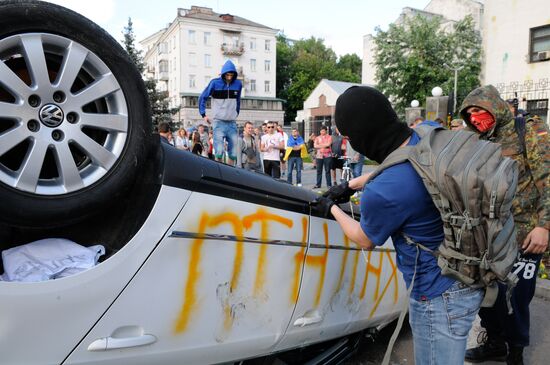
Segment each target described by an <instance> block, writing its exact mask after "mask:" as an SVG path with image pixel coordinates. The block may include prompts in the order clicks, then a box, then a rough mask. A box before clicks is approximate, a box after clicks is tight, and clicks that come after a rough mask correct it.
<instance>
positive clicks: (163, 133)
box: [158, 122, 174, 146]
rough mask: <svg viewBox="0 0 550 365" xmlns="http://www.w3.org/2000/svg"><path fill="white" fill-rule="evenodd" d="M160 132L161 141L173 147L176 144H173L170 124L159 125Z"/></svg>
mask: <svg viewBox="0 0 550 365" xmlns="http://www.w3.org/2000/svg"><path fill="white" fill-rule="evenodd" d="M158 130H159V136H160V141H161V142H163V143H166V144H169V145H171V146H173V145H174V144H173V142H172V131H171V130H170V124H168V123H166V122H162V123H160V124H159V127H158Z"/></svg>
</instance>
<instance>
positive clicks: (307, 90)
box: [276, 34, 361, 122]
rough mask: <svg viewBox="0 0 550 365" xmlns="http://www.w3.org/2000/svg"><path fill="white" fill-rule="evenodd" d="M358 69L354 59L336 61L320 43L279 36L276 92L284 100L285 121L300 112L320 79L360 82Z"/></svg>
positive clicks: (312, 38)
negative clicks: (292, 39)
mask: <svg viewBox="0 0 550 365" xmlns="http://www.w3.org/2000/svg"><path fill="white" fill-rule="evenodd" d="M354 56H355V57H354ZM358 64H359V67H357V65H358ZM360 65H361V60H360V59H359V57H357V56H356V55H345V56H342V57H341V59H340V60H338V58H337V56H336V53H334V51H333V50H332V49H331V48H330V47H327V46H326V45H325V44H324V41H323V40H322V39H319V38H314V37H311V38H308V39H300V40H298V41H293V42H291V41H289V40H288V39H287V38H286V37H285V35H284V34H279V36H278V37H277V88H276V90H277V96H278V97H280V98H282V99H285V100H286V104H285V106H286V113H285V120H286V121H287V122H288V121H292V120H294V118H295V117H296V111H297V110H299V109H302V107H303V103H304V101H305V99H306V98H307V97H308V96H309V94H311V92H312V91H313V89H314V88H315V87H316V86H317V84H319V81H321V80H322V79H329V80H337V81H348V82H359V81H360V79H361V76H360V68H361V66H360ZM358 70H359V71H358ZM358 73H359V74H358Z"/></svg>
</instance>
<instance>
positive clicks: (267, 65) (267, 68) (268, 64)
mask: <svg viewBox="0 0 550 365" xmlns="http://www.w3.org/2000/svg"><path fill="white" fill-rule="evenodd" d="M264 70H265V72H270V71H271V61H270V60H265V61H264Z"/></svg>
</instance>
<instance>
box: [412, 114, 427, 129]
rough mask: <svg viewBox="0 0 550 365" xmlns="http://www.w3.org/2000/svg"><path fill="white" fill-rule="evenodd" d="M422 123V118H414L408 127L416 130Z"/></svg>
mask: <svg viewBox="0 0 550 365" xmlns="http://www.w3.org/2000/svg"><path fill="white" fill-rule="evenodd" d="M423 121H424V118H422V117H416V118H414V120H413V121H412V123H411V124H409V127H411V128H416V126H417V125H419V124H420V123H422V122H423Z"/></svg>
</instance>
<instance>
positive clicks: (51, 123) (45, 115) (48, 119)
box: [40, 104, 63, 128]
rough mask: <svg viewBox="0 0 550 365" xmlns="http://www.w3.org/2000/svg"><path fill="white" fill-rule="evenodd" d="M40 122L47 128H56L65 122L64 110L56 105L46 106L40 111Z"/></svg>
mask: <svg viewBox="0 0 550 365" xmlns="http://www.w3.org/2000/svg"><path fill="white" fill-rule="evenodd" d="M40 121H41V122H42V123H43V124H44V125H45V126H47V127H51V128H55V127H57V126H58V125H60V124H61V122H63V110H61V108H60V107H58V106H57V105H55V104H46V105H44V106H43V107H42V109H40Z"/></svg>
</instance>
